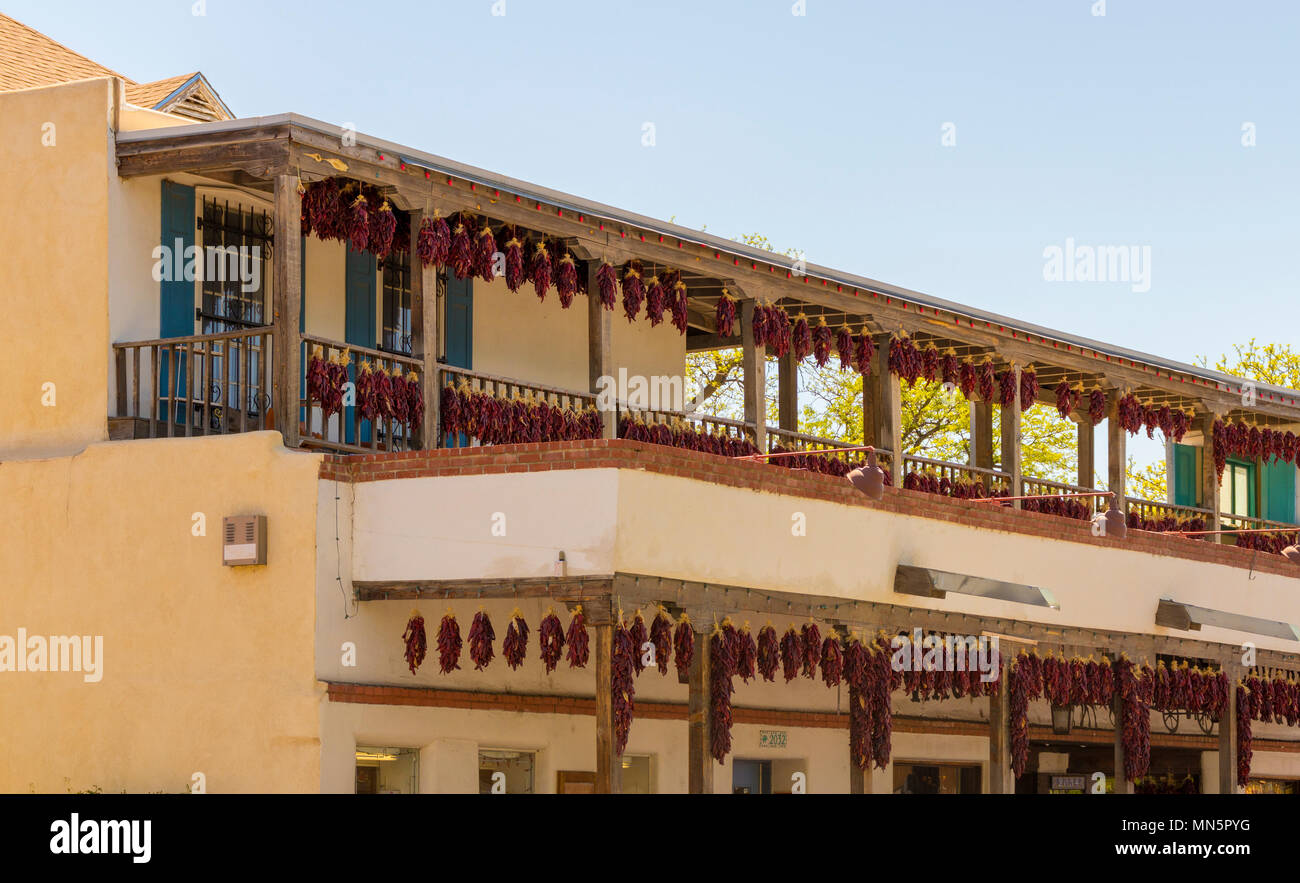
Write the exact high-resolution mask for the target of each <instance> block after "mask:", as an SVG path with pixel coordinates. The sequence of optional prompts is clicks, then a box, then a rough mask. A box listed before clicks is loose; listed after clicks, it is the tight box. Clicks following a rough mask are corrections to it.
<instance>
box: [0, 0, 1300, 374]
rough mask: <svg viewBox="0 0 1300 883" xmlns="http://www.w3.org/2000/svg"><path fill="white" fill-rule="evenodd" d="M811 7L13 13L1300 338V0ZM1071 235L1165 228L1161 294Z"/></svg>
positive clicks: (985, 300) (889, 266)
mask: <svg viewBox="0 0 1300 883" xmlns="http://www.w3.org/2000/svg"><path fill="white" fill-rule="evenodd" d="M792 2H793V0H749V2H741V0H692V2H614V0H605V2H561V0H546V2H542V0H505V4H504V5H505V11H506V14H505V15H504V16H494V15H493V14H492V6H493V4H492V2H491V0H457V2H451V0H446V2H423V3H416V2H409V3H404V2H397V0H393V2H386V3H341V2H334V0H320V2H311V3H306V2H302V3H300V2H288V0H274V2H268V0H263V2H256V3H253V2H242V0H241V2H233V0H207V2H206V15H205V16H202V17H196V16H194V15H193V14H192V0H168V2H160V0H144V2H131V3H129V4H110V3H102V2H95V3H90V2H58V3H51V2H50V0H0V8H3V11H4V12H5V13H7V14H9V15H12V16H14V17H15V18H17V19H19V20H20V21H23V22H25V23H26V24H29V25H31V26H33V27H35V28H37V29H38V30H41V31H43V32H45V33H47V34H49V35H50V36H52V37H53V38H54V39H57V40H59V41H61V42H63V43H65V44H67V45H68V46H70V47H72V48H73V49H76V50H77V51H79V52H82V53H83V54H86V55H88V56H90V57H91V58H93V59H95V60H96V61H99V62H101V63H103V64H106V65H108V66H109V67H113V68H115V69H117V70H119V71H120V72H122V73H123V74H125V75H126V76H129V77H132V78H134V79H136V80H141V81H144V80H151V79H157V78H161V77H166V76H172V75H175V74H179V73H185V72H189V71H191V70H194V69H196V68H197V69H200V70H202V71H203V72H204V74H206V75H207V76H208V78H209V80H210V81H211V82H212V83H213V84H214V86H215V87H216V88H217V90H218V91H219V92H220V93H221V95H222V97H223V98H224V99H225V100H226V102H227V103H228V104H229V105H230V106H231V108H232V109H233V110H234V111H235V113H236V114H238V115H240V116H254V115H260V114H269V113H279V112H285V111H294V112H297V113H302V114H306V115H309V116H313V117H317V118H320V119H322V120H328V121H331V122H336V123H343V122H352V123H354V124H355V125H356V126H357V127H358V129H360V130H361V131H363V132H366V133H369V134H374V135H377V136H380V137H384V138H388V139H391V140H394V141H398V142H401V143H406V144H409V145H412V146H414V147H418V148H421V149H424V150H428V151H431V152H434V153H438V154H442V155H444V156H448V157H451V158H454V159H458V160H462V161H465V162H469V163H472V164H475V165H479V166H483V167H486V168H488V169H492V170H494V171H498V172H502V173H505V174H509V175H513V176H517V177H520V178H524V179H526V180H530V181H534V182H536V183H539V184H544V185H547V186H551V187H556V188H559V189H562V190H567V191H570V192H572V193H576V194H579V195H582V196H586V197H590V198H593V199H598V200H600V201H603V202H608V203H611V204H614V205H617V206H620V207H623V208H626V209H629V210H633V211H638V212H643V213H645V214H648V215H652V216H656V217H661V218H668V217H670V216H676V220H677V222H678V223H682V224H685V225H687V226H691V227H703V226H705V225H707V228H708V230H709V231H710V232H713V233H716V234H719V235H723V236H728V237H734V236H739V235H740V234H743V233H749V232H761V233H763V234H765V235H766V236H768V237H769V238H770V239H771V241H772V242H773V243H774V244H776V246H777V248H778V249H784V248H787V247H796V248H800V249H803V250H804V251H805V252H806V253H807V257H808V259H809V260H810V261H812V262H815V263H819V264H825V265H829V266H832V267H837V268H842V269H845V270H849V271H853V272H858V273H862V274H864V275H867V276H871V277H874V278H877V279H881V280H885V281H888V282H891V283H895V284H899V285H904V286H907V287H911V288H915V289H918V290H921V291H925V292H929V293H932V294H934V295H937V296H941V297H946V298H950V299H953V300H957V301H961V302H964V303H969V304H972V305H977V306H980V307H983V308H986V309H991V310H995V311H998V312H1002V313H1006V314H1010V315H1013V316H1017V317H1021V318H1024V319H1026V320H1030V321H1033V322H1037V323H1040V324H1043V325H1047V326H1049V327H1053V328H1059V329H1063V330H1067V331H1072V332H1076V333H1080V334H1084V335H1088V336H1091V337H1095V338H1099V339H1101V340H1105V341H1108V342H1112V343H1117V344H1121V345H1125V346H1131V347H1134V348H1136V349H1139V350H1143V351H1147V352H1152V353H1157V354H1160V355H1164V356H1168V357H1172V358H1177V359H1181V360H1184V361H1192V360H1193V359H1194V358H1195V357H1197V356H1198V355H1208V356H1211V358H1212V359H1213V357H1215V356H1217V355H1218V354H1219V353H1221V352H1223V351H1225V350H1228V349H1230V347H1231V344H1233V343H1234V342H1244V341H1246V340H1248V339H1249V338H1251V337H1256V338H1259V339H1261V340H1270V341H1278V342H1282V343H1289V344H1292V345H1298V344H1300V330H1297V329H1300V323H1297V321H1296V318H1297V315H1298V314H1300V310H1298V309H1297V306H1296V301H1297V294H1300V264H1298V262H1297V261H1296V259H1295V257H1294V256H1295V254H1296V252H1297V248H1296V246H1297V239H1300V213H1298V210H1297V199H1296V197H1297V194H1298V193H1300V162H1298V161H1297V160H1298V159H1300V60H1298V50H1300V4H1296V3H1292V2H1281V0H1276V2H1250V0H1241V2H1233V3H1224V2H1199V0H1181V2H1172V0H1170V2H1166V0H1140V2H1139V0H1107V2H1106V4H1105V6H1106V14H1105V16H1094V15H1093V7H1094V2H1093V0H1025V2H996V0H991V2H967V0H948V2H942V3H940V2H925V0H914V2H904V3H900V2H856V3H854V2H832V0H806V15H804V16H802V17H796V16H794V15H792V14H791V7H792ZM645 122H653V123H654V124H655V127H656V146H654V147H653V148H647V147H643V146H642V143H641V142H642V124H643V123H645ZM948 122H951V123H953V124H955V126H956V146H953V147H945V146H942V144H941V141H940V138H941V134H942V132H941V127H942V126H943V124H944V123H948ZM1246 122H1250V123H1253V124H1254V125H1255V127H1256V138H1257V145H1256V146H1254V147H1251V148H1246V147H1243V146H1242V143H1241V140H1242V125H1243V123H1246ZM1066 237H1073V238H1074V239H1075V241H1076V242H1078V243H1080V244H1091V245H1126V246H1128V245H1131V246H1138V247H1143V246H1149V247H1150V249H1151V287H1150V290H1149V291H1146V292H1143V293H1135V292H1134V291H1132V290H1131V286H1130V285H1129V284H1127V283H1095V282H1094V283H1081V282H1080V283H1067V282H1054V283H1053V282H1046V281H1044V279H1043V266H1044V258H1043V249H1044V248H1045V247H1047V246H1050V245H1061V244H1063V243H1064V241H1065V239H1066Z"/></svg>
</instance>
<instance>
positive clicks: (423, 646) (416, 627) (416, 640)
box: [402, 610, 429, 674]
mask: <svg viewBox="0 0 1300 883" xmlns="http://www.w3.org/2000/svg"><path fill="white" fill-rule="evenodd" d="M402 643H403V644H405V645H406V652H405V653H404V654H403V657H404V658H405V659H406V665H407V667H408V668H410V669H411V674H415V670H416V669H418V668H419V667H420V664H421V663H422V662H424V654H425V652H426V651H427V650H428V648H429V643H428V639H427V638H426V637H425V634H424V617H423V616H421V615H420V611H418V610H412V611H411V618H410V619H409V620H407V622H406V630H405V631H404V632H402Z"/></svg>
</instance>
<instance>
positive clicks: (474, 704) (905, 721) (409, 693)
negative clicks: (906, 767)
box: [327, 681, 1300, 753]
mask: <svg viewBox="0 0 1300 883" xmlns="http://www.w3.org/2000/svg"><path fill="white" fill-rule="evenodd" d="M327 686H328V690H327V695H328V697H329V700H330V701H331V702H343V703H352V704H360V705H414V706H419V707H422V708H468V709H477V710H479V711H510V712H521V713H526V714H577V715H585V716H587V717H595V716H596V700H595V699H593V698H590V697H587V696H562V695H559V694H536V693H534V694H527V693H486V692H478V691H471V690H438V689H434V688H432V687H389V686H383V685H379V684H374V685H371V684H346V683H338V682H335V681H330V682H328V684H327ZM731 714H732V720H733V721H734V722H735V723H738V724H756V725H759V726H767V727H802V728H811V729H839V730H847V729H848V728H849V719H848V715H847V714H834V713H831V712H826V711H794V710H788V709H784V708H741V707H734V708H732V712H731ZM637 720H677V721H685V720H686V705H685V703H681V702H645V701H638V702H637V703H636V713H635V714H634V715H633V725H635V722H636V721H637ZM894 732H896V733H920V734H926V735H944V736H983V737H987V736H988V734H989V725H988V724H987V723H984V722H983V721H979V722H973V721H963V720H949V719H941V718H923V717H902V716H899V715H895V716H894ZM1029 738H1030V739H1031V740H1032V741H1036V742H1045V741H1054V740H1059V739H1060V738H1061V737H1059V736H1055V735H1053V734H1052V728H1051V727H1046V726H1036V725H1033V726H1030V728H1029ZM1069 738H1070V741H1072V742H1083V743H1087V744H1092V745H1109V744H1111V742H1112V740H1113V739H1114V736H1113V735H1112V733H1111V731H1110V730H1073V731H1072V732H1071V733H1070V736H1069ZM1151 744H1152V745H1153V746H1155V747H1157V748H1196V749H1200V750H1201V751H1215V750H1217V749H1218V739H1217V738H1215V737H1212V736H1202V735H1182V734H1170V733H1152V734H1151ZM1254 746H1255V750H1256V751H1284V752H1291V753H1300V741H1295V742H1289V741H1283V740H1279V739H1256V740H1255V743H1254Z"/></svg>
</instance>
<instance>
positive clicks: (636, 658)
mask: <svg viewBox="0 0 1300 883" xmlns="http://www.w3.org/2000/svg"><path fill="white" fill-rule="evenodd" d="M628 634H629V635H630V636H631V638H632V649H633V650H634V651H635V652H634V653H633V654H632V668H633V670H634V671H635V672H636V674H637V675H640V674H641V672H643V671H645V662H644V661H643V659H642V656H641V654H642V652H644V650H643V648H644V647H645V645H646V642H647V640H648V638H649V636H648V635H647V634H646V628H645V619H644V618H643V617H642V616H641V611H640V610H638V611H637V612H636V613H635V615H633V617H632V627H631V628H630V629H628Z"/></svg>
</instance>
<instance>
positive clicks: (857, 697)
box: [844, 633, 871, 770]
mask: <svg viewBox="0 0 1300 883" xmlns="http://www.w3.org/2000/svg"><path fill="white" fill-rule="evenodd" d="M870 664H871V662H870V653H869V651H868V650H867V648H866V646H864V645H863V643H862V639H861V638H859V637H858V635H857V634H856V633H850V634H849V645H848V648H847V649H846V650H845V651H844V680H846V681H847V682H848V685H849V757H850V759H851V762H852V763H853V764H854V766H856V767H857V768H858V769H860V770H865V769H866V768H867V767H869V766H870V765H871V715H870V710H869V709H870V701H869V694H870V691H871V680H870V675H869V673H868V669H869V666H870Z"/></svg>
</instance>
